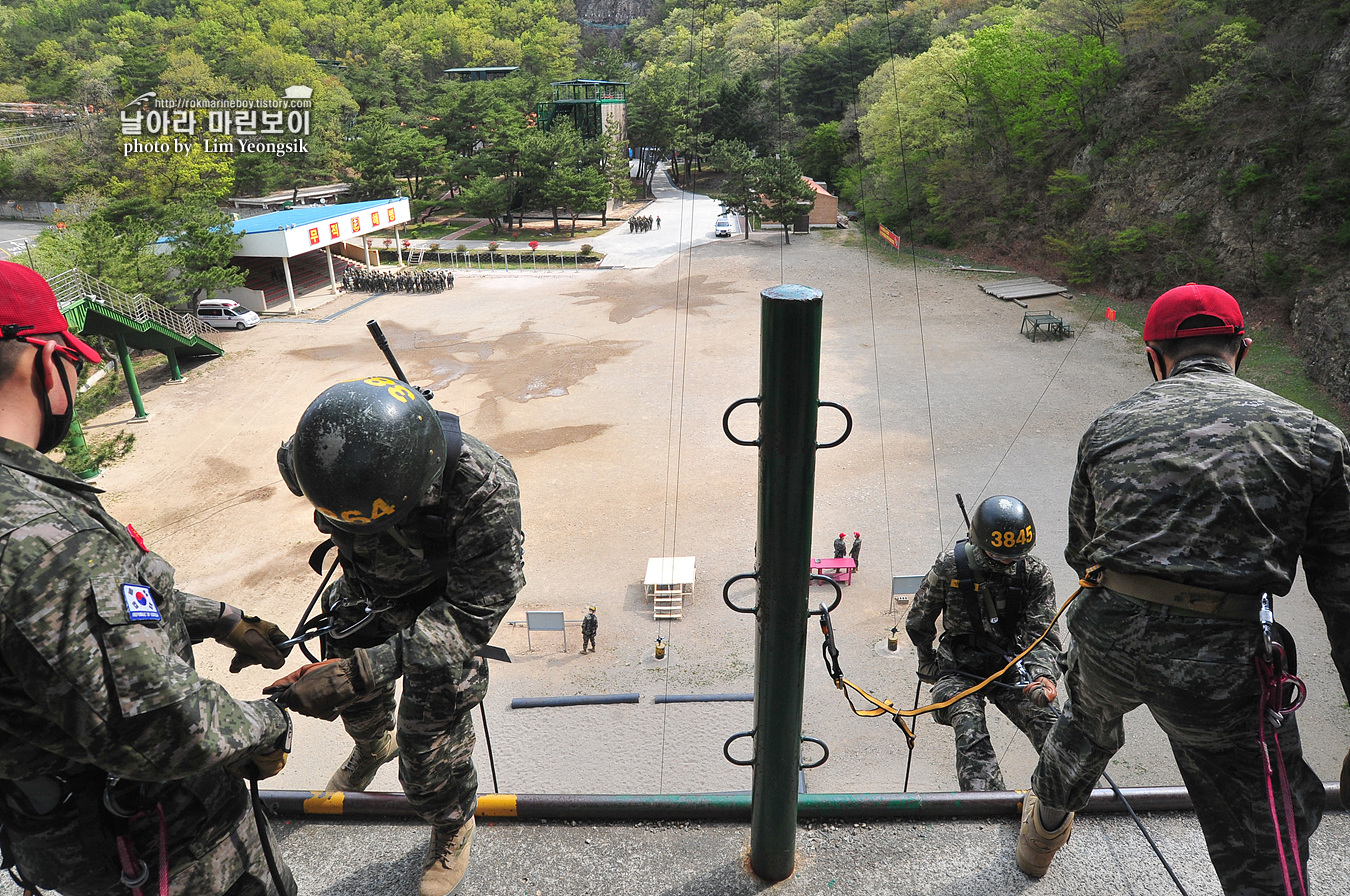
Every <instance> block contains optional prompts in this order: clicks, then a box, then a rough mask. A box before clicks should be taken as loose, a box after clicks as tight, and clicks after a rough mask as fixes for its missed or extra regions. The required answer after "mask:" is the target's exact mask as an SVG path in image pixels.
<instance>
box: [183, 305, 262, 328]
mask: <svg viewBox="0 0 1350 896" xmlns="http://www.w3.org/2000/svg"><path fill="white" fill-rule="evenodd" d="M197 320H199V321H201V322H202V323H204V324H210V325H211V326H213V327H215V328H216V329H217V330H247V329H248V328H249V327H256V326H257V325H258V324H259V322H260V321H261V320H262V318H260V317H258V313H257V312H256V311H250V310H248V309H247V308H245V307H244V306H243V305H240V304H239V303H238V302H235V301H231V300H230V299H205V300H204V301H202V303H201V304H199V305H198V306H197Z"/></svg>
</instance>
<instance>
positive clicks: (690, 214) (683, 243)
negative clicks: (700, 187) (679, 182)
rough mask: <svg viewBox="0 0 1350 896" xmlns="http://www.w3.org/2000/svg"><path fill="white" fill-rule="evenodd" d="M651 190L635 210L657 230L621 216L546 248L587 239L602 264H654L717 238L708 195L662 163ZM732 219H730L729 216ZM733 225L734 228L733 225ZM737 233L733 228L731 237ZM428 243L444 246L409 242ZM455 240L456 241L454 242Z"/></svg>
mask: <svg viewBox="0 0 1350 896" xmlns="http://www.w3.org/2000/svg"><path fill="white" fill-rule="evenodd" d="M652 192H653V193H655V194H656V198H655V199H653V200H652V201H651V202H649V203H647V205H646V206H645V207H644V208H642V209H641V210H640V211H639V212H638V213H637V214H640V215H650V216H651V217H652V218H653V220H654V219H656V218H658V217H659V218H660V219H661V227H660V229H659V230H658V229H656V228H653V229H652V230H649V231H647V232H645V233H632V232H630V231H629V229H628V223H627V221H619V222H618V223H617V224H616V225H615V226H614V227H613V228H612V229H611V230H610V231H609V232H608V233H606V234H603V235H601V236H598V237H587V238H586V239H577V240H568V241H566V242H551V243H548V244H547V247H548V248H549V249H562V250H565V251H572V250H577V249H580V248H581V246H582V244H583V243H590V244H591V245H592V246H593V247H595V250H596V251H597V252H603V253H604V255H605V261H604V264H603V265H602V267H605V268H654V267H656V266H657V265H659V264H660V263H661V262H663V261H665V260H666V259H667V258H670V257H672V256H674V255H676V254H678V253H679V252H681V251H684V250H686V249H689V248H690V247H692V246H698V245H701V244H703V243H711V242H713V241H714V240H716V239H717V237H715V236H713V223H714V222H715V221H716V220H717V215H718V212H719V211H720V210H721V206H719V205H718V204H717V202H716V201H714V200H713V199H711V198H709V197H707V196H703V195H701V194H697V193H688V192H685V191H684V190H681V189H679V188H678V187H676V186H674V185H673V184H672V183H671V182H670V178H669V176H668V175H667V174H666V171H665V168H664V166H663V167H662V169H661V170H660V171H658V172H657V174H656V177H655V178H654V179H653V181H652ZM733 221H734V219H733ZM733 227H736V225H735V224H733ZM739 235H740V231H739V228H737V229H736V234H735V235H733V236H732V239H736V238H737V237H738V236H739ZM432 242H439V243H441V244H442V245H444V243H445V241H444V240H413V241H412V244H413V245H414V246H427V245H430V244H431V243H432ZM459 242H462V243H463V245H464V246H467V247H468V248H470V249H486V248H487V245H488V241H487V240H464V241H459ZM459 242H457V243H456V244H457V245H458V244H459ZM497 245H498V247H500V248H502V249H528V248H529V241H528V240H515V241H512V240H498V241H497Z"/></svg>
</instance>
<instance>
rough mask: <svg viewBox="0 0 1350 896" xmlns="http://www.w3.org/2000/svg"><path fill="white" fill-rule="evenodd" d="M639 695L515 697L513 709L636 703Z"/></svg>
mask: <svg viewBox="0 0 1350 896" xmlns="http://www.w3.org/2000/svg"><path fill="white" fill-rule="evenodd" d="M636 702H638V695H637V694H581V695H580V696H576V697H513V698H511V708H512V709H537V708H539V707H541V706H591V705H593V704H597V703H636Z"/></svg>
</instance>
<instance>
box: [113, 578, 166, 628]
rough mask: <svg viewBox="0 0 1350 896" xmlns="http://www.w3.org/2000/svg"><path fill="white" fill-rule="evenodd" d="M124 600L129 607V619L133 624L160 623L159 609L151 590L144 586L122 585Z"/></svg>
mask: <svg viewBox="0 0 1350 896" xmlns="http://www.w3.org/2000/svg"><path fill="white" fill-rule="evenodd" d="M122 600H123V601H125V602H126V605H127V619H128V620H130V621H131V622H159V621H160V615H159V607H158V606H156V604H155V597H154V595H153V594H151V593H150V589H149V588H147V587H145V586H144V585H127V584H124V585H122Z"/></svg>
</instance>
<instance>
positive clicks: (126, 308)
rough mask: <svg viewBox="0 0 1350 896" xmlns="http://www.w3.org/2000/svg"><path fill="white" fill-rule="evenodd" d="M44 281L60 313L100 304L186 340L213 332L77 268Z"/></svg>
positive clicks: (194, 321) (192, 318)
mask: <svg viewBox="0 0 1350 896" xmlns="http://www.w3.org/2000/svg"><path fill="white" fill-rule="evenodd" d="M47 282H48V283H49V284H51V287H52V292H54V293H56V301H57V305H58V307H59V308H60V309H61V310H62V311H65V310H66V308H67V307H69V306H70V305H73V304H75V303H76V302H79V301H88V302H93V303H95V304H98V305H103V306H105V307H106V308H108V309H110V310H112V311H115V312H117V313H118V314H120V315H122V316H123V317H126V318H129V319H131V320H134V321H136V322H137V323H153V324H155V325H157V326H159V327H161V328H163V329H166V330H169V331H171V332H174V333H177V334H178V335H179V336H182V337H184V338H186V339H193V338H205V337H207V336H208V335H212V334H213V333H214V331H213V330H211V329H210V328H209V327H208V326H207V325H206V324H203V323H201V322H200V321H198V320H197V319H196V318H194V317H192V316H191V315H190V314H179V313H178V312H176V311H171V310H169V308H167V307H165V306H164V305H161V304H160V303H159V302H156V301H154V300H152V299H148V298H146V297H145V296H144V295H141V294H139V293H138V294H136V295H134V296H129V295H127V294H126V293H124V292H122V291H121V290H120V289H118V288H117V287H115V286H111V285H109V284H107V283H104V282H103V281H102V280H99V279H98V278H97V277H91V276H89V275H88V274H86V273H85V272H84V271H82V270H80V269H79V268H71V269H70V270H68V271H63V272H62V273H60V274H57V275H56V276H55V277H52V278H51V279H49V280H48V281H47ZM206 341H208V342H210V341H211V340H209V339H207V340H206Z"/></svg>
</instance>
